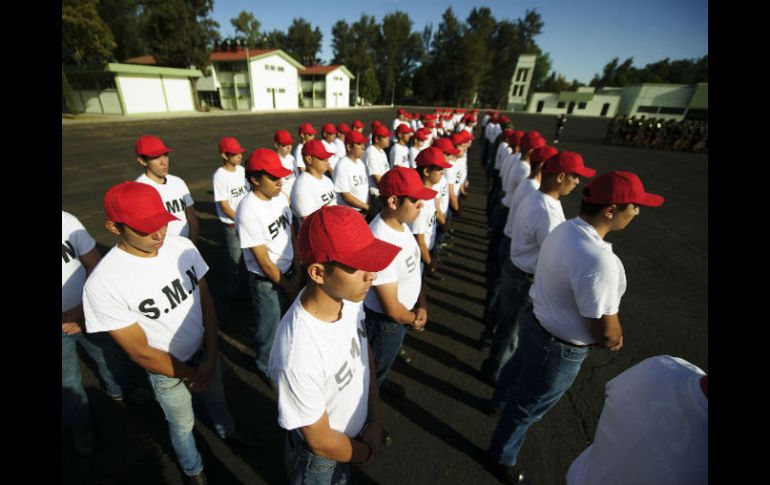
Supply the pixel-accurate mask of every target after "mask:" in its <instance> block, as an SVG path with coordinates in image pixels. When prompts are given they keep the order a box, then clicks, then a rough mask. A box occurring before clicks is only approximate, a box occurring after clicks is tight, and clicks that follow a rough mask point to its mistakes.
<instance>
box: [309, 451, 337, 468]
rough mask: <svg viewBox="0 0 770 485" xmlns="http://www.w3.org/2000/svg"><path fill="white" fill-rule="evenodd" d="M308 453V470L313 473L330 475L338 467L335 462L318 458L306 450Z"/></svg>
mask: <svg viewBox="0 0 770 485" xmlns="http://www.w3.org/2000/svg"><path fill="white" fill-rule="evenodd" d="M306 453H307V457H308V470H310V471H311V472H313V473H328V472H331V471H332V470H334V467H335V466H337V462H336V461H334V460H331V459H329V458H324V457H322V456H318V455H316V454H315V453H313V452H312V451H309V450H306Z"/></svg>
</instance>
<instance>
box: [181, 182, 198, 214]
mask: <svg viewBox="0 0 770 485" xmlns="http://www.w3.org/2000/svg"><path fill="white" fill-rule="evenodd" d="M179 183H180V184H182V188H183V192H184V195H182V199H183V200H184V203H185V206H186V207H192V206H193V205H194V204H195V201H194V200H193V198H192V194H190V188H189V187H188V186H187V184H186V183H185V181H184V180H182V179H179Z"/></svg>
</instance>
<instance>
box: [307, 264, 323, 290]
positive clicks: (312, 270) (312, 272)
mask: <svg viewBox="0 0 770 485" xmlns="http://www.w3.org/2000/svg"><path fill="white" fill-rule="evenodd" d="M307 276H308V278H309V279H310V281H312V282H314V283H315V284H317V285H322V284H324V282H325V281H326V268H324V265H322V264H321V263H313V264H311V265H310V266H308V267H307Z"/></svg>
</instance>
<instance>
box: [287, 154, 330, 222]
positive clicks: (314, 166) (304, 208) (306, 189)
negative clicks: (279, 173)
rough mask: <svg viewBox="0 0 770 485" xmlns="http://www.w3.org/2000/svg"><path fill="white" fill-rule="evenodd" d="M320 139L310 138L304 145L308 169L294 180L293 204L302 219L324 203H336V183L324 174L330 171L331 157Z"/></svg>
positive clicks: (303, 155)
mask: <svg viewBox="0 0 770 485" xmlns="http://www.w3.org/2000/svg"><path fill="white" fill-rule="evenodd" d="M331 156H332V154H331V153H329V152H327V151H326V149H325V148H324V145H323V143H322V142H321V141H320V140H310V141H308V142H307V143H305V144H304V145H303V146H302V157H303V159H304V160H305V166H306V170H305V172H303V173H302V174H301V175H300V176H299V177H297V181H296V182H294V188H292V191H291V204H292V209H293V210H294V214H295V215H296V216H297V217H299V218H300V222H302V220H303V219H304V218H305V217H307V216H309V215H310V214H312V213H313V212H315V211H316V210H317V209H318V208H319V207H322V206H324V205H336V204H337V201H336V199H337V197H336V196H335V195H334V183H333V182H332V180H331V179H330V178H329V177H325V176H324V174H325V173H326V172H328V171H329V158H330V157H331Z"/></svg>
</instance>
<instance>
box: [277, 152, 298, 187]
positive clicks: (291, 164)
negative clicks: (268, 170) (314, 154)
mask: <svg viewBox="0 0 770 485" xmlns="http://www.w3.org/2000/svg"><path fill="white" fill-rule="evenodd" d="M278 158H280V159H281V165H283V168H285V169H287V170H291V173H290V174H289V175H287V176H286V177H284V178H283V187H281V193H282V194H283V195H285V196H286V197H291V189H292V187H294V182H296V181H297V173H298V172H299V171H298V170H297V163H296V162H295V161H294V156H293V155H291V154H288V155H286V156H285V157H282V156H280V155H279V156H278Z"/></svg>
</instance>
